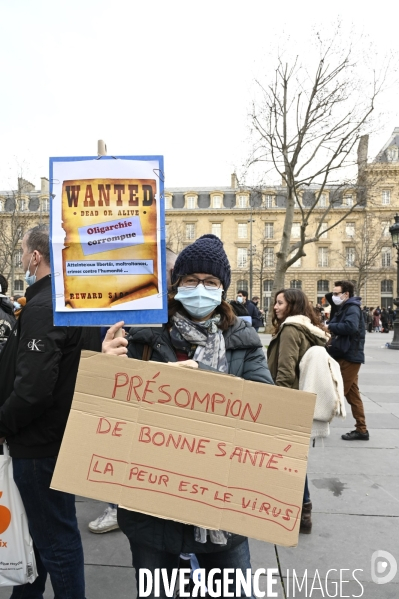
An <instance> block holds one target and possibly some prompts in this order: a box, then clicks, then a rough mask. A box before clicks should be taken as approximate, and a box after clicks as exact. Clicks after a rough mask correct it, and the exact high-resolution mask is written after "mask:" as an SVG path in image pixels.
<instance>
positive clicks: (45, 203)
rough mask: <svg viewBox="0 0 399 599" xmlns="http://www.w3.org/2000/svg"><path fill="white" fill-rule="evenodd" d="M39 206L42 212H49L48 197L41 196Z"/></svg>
mask: <svg viewBox="0 0 399 599" xmlns="http://www.w3.org/2000/svg"><path fill="white" fill-rule="evenodd" d="M41 207H42V211H43V212H49V211H50V200H49V198H43V199H42V201H41Z"/></svg>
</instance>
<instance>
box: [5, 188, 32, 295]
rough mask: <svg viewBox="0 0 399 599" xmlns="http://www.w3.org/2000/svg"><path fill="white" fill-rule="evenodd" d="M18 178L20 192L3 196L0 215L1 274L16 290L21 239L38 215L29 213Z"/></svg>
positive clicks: (11, 192)
mask: <svg viewBox="0 0 399 599" xmlns="http://www.w3.org/2000/svg"><path fill="white" fill-rule="evenodd" d="M26 183H27V182H26V181H25V180H24V179H22V178H21V177H19V178H18V190H16V191H10V192H7V194H6V195H5V196H3V198H2V200H3V206H4V209H3V210H2V212H1V213H0V215H1V218H0V272H1V273H2V274H4V276H5V277H6V279H7V280H8V281H9V283H10V289H13V288H14V279H15V268H16V267H18V266H19V253H20V251H21V239H22V237H23V235H24V233H25V231H26V230H27V229H29V227H31V226H32V225H33V221H34V220H35V217H36V218H37V215H35V214H34V213H31V212H29V205H28V202H29V200H28V199H27V198H26V193H25V192H26V189H25V184H26Z"/></svg>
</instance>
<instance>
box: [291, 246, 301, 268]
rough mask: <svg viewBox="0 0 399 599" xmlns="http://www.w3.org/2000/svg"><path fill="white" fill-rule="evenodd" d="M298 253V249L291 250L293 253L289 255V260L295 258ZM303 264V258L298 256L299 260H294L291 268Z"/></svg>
mask: <svg viewBox="0 0 399 599" xmlns="http://www.w3.org/2000/svg"><path fill="white" fill-rule="evenodd" d="M296 253H297V250H294V251H293V252H291V254H290V255H289V256H288V260H291V258H293V257H294V256H295V254H296ZM301 264H302V258H298V260H297V261H296V262H294V264H291V266H290V268H299V267H300V266H301Z"/></svg>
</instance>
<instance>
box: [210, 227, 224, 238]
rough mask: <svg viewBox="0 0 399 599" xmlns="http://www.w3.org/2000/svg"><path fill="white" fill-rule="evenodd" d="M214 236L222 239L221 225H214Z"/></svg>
mask: <svg viewBox="0 0 399 599" xmlns="http://www.w3.org/2000/svg"><path fill="white" fill-rule="evenodd" d="M212 235H216V237H219V239H221V238H222V225H221V224H220V223H212Z"/></svg>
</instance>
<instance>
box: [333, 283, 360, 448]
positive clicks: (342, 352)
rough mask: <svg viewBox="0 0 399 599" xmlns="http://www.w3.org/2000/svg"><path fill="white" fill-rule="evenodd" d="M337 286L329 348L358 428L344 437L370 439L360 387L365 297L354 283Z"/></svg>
mask: <svg viewBox="0 0 399 599" xmlns="http://www.w3.org/2000/svg"><path fill="white" fill-rule="evenodd" d="M334 285H335V286H334V289H333V292H332V296H331V300H332V302H333V304H334V305H335V306H336V310H335V313H334V315H333V316H332V317H331V318H330V321H329V323H328V325H326V329H327V330H328V331H329V332H330V333H332V339H331V343H330V344H329V345H328V346H327V350H328V352H329V354H330V355H331V356H332V357H333V358H334V359H335V360H336V361H337V362H338V363H339V366H340V369H341V374H342V378H343V381H344V395H345V397H346V399H347V401H348V403H349V404H350V406H351V409H352V415H353V417H354V419H355V422H356V424H355V430H353V431H350V432H349V433H346V434H344V435H342V437H341V438H342V439H343V440H344V441H368V440H369V432H368V430H367V426H366V417H365V414H364V406H363V402H362V399H361V397H360V391H359V387H358V379H359V370H360V366H361V365H362V364H364V341H365V338H366V328H365V324H364V320H363V316H362V313H361V298H360V297H356V296H355V295H354V286H353V283H351V282H350V281H336V282H335V284H334ZM326 297H327V296H326Z"/></svg>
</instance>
